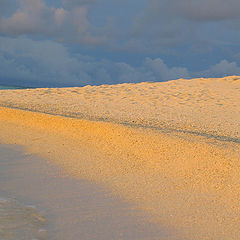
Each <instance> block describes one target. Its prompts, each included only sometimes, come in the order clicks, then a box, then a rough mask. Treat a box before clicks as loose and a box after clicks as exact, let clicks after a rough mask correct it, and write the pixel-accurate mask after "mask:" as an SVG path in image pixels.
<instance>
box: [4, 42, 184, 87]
mask: <svg viewBox="0 0 240 240" xmlns="http://www.w3.org/2000/svg"><path fill="white" fill-rule="evenodd" d="M0 66H1V68H0V81H1V82H3V81H5V80H6V79H12V80H14V81H15V84H17V85H19V83H24V85H31V86H83V85H86V84H93V85H99V84H104V83H106V84H115V83H123V82H142V81H166V80H170V79H175V78H180V77H188V76H189V74H188V71H187V69H185V68H177V67H172V68H170V67H168V66H167V65H166V64H165V63H164V62H163V61H162V60H161V59H160V58H157V59H151V58H146V59H145V61H144V62H143V64H142V65H141V66H138V67H133V66H131V65H129V64H127V63H123V62H112V61H109V60H104V59H102V60H96V59H94V58H91V57H88V56H84V55H80V54H71V53H70V51H69V50H68V49H67V48H66V47H64V46H63V45H62V44H60V43H57V42H54V41H33V40H31V39H27V38H18V39H13V38H7V37H1V38H0Z"/></svg>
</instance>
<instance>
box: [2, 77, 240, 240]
mask: <svg viewBox="0 0 240 240" xmlns="http://www.w3.org/2000/svg"><path fill="white" fill-rule="evenodd" d="M239 79H240V77H236V76H234V77H228V78H224V79H193V80H179V81H171V82H168V83H141V84H123V85H116V86H100V87H90V86H87V87H84V88H65V89H31V90H7V91H0V102H1V105H4V106H11V107H18V108H22V109H29V110H34V111H39V112H47V113H53V114H62V115H68V116H78V117H82V118H86V119H106V120H109V121H114V122H122V123H123V122H124V123H126V122H127V123H131V124H132V123H133V124H142V125H144V126H148V127H152V126H155V127H166V128H168V129H169V128H174V129H176V130H179V131H170V132H168V133H164V132H161V131H160V130H157V129H151V128H133V127H130V126H123V125H118V124H115V123H111V122H109V123H106V122H94V121H89V120H84V119H74V118H65V117H61V116H53V115H46V114H42V113H34V112H29V111H21V110H14V109H9V108H5V107H3V108H0V131H1V135H0V139H1V141H2V142H4V143H11V144H13V143H16V144H20V145H24V146H25V147H26V148H27V150H28V151H29V152H31V153H38V154H40V155H41V156H44V157H45V158H47V159H49V160H50V161H51V162H54V163H56V164H58V165H59V166H61V167H62V169H64V170H65V171H66V172H67V173H68V174H71V175H72V176H74V177H76V178H79V179H86V180H91V181H95V182H97V183H101V184H104V185H105V186H106V187H108V188H109V189H110V190H111V191H112V192H113V193H114V194H117V195H118V196H120V197H121V198H124V199H126V200H128V201H130V202H132V203H133V204H135V205H136V206H137V207H139V208H142V209H144V210H147V211H149V213H150V214H152V220H153V221H155V222H156V223H163V224H164V225H165V226H168V227H170V228H173V229H176V230H177V232H179V236H180V237H182V238H183V239H202V240H206V239H221V240H229V239H233V240H238V239H239V236H240V229H239V228H238V227H237V226H238V224H239V222H240V185H239V178H240V161H239V160H240V150H239V119H240V108H239V102H240V101H239V98H240V92H239V90H240V80H239ZM182 131H190V132H194V133H196V134H199V133H201V134H205V135H207V134H208V135H207V136H208V137H206V136H196V135H194V134H190V133H184V132H182ZM210 136H211V137H212V138H209V137H210ZM167 239H168V238H167ZM169 239H171V238H169Z"/></svg>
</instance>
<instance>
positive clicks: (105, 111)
mask: <svg viewBox="0 0 240 240" xmlns="http://www.w3.org/2000/svg"><path fill="white" fill-rule="evenodd" d="M239 103H240V77H238V76H233V77H226V78H219V79H204V78H201V79H191V80H184V79H182V80H174V81H169V82H164V83H139V84H119V85H102V86H86V87H82V88H77V87H75V88H48V89H46V88H45V89H29V90H8V91H3V90H2V91H0V106H8V107H16V108H20V109H28V110H34V111H39V112H44V113H52V114H57V115H64V116H71V117H78V118H84V119H90V120H104V121H106V120H108V121H111V122H117V123H128V124H134V125H141V126H150V127H158V128H164V129H177V130H185V131H190V132H195V133H203V134H211V135H218V136H222V137H232V138H239V137H240V121H239V119H240V110H239Z"/></svg>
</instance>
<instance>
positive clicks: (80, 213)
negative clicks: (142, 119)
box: [0, 145, 176, 240]
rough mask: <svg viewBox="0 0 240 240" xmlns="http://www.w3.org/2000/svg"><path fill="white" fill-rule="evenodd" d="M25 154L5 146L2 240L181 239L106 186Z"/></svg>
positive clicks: (0, 161)
mask: <svg viewBox="0 0 240 240" xmlns="http://www.w3.org/2000/svg"><path fill="white" fill-rule="evenodd" d="M23 150H24V149H21V148H19V147H16V146H14V147H13V146H12V145H10V146H9V145H0V153H1V155H0V196H1V199H0V226H1V231H0V239H5V240H28V239H39V240H66V239H71V240H81V239H84V240H94V239H96V240H106V239H111V240H117V239H129V240H141V239H143V240H145V239H159V238H165V237H171V239H176V232H175V231H174V229H167V228H166V227H164V226H162V225H161V224H154V223H151V219H150V218H149V216H147V214H146V213H145V212H144V211H139V210H137V209H136V208H134V206H133V205H131V204H129V203H127V202H125V201H123V200H122V199H119V198H116V197H112V196H111V193H110V192H109V191H107V190H106V189H105V188H104V187H103V186H101V185H97V184H94V183H92V182H89V181H81V180H77V179H73V178H71V176H66V175H63V174H62V173H61V171H60V170H59V169H58V168H57V167H56V166H53V165H50V164H46V161H45V160H44V159H41V158H39V157H37V156H35V155H33V154H26V153H24V152H23ZM6 199H7V200H8V201H6ZM15 199H17V200H15ZM23 203H24V204H25V206H23ZM26 204H27V205H26ZM3 233H4V235H3Z"/></svg>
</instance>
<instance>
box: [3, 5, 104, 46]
mask: <svg viewBox="0 0 240 240" xmlns="http://www.w3.org/2000/svg"><path fill="white" fill-rule="evenodd" d="M92 2H93V1H90V0H89V1H87V0H85V1H83V0H81V1H76V0H75V1H73V0H72V1H63V7H59V8H56V7H50V6H47V5H46V3H45V1H44V0H18V3H19V7H18V8H17V10H16V12H15V13H13V14H12V15H11V16H10V17H3V18H1V21H0V32H1V33H2V34H4V35H5V36H19V35H37V36H45V37H51V38H55V39H57V40H58V41H67V42H78V43H84V44H87V45H98V44H103V43H104V42H105V41H106V36H104V34H102V35H99V36H96V35H94V34H93V33H92V26H91V24H90V23H89V21H88V19H87V14H88V6H87V5H88V4H89V3H92ZM87 3H88V4H87ZM64 7H65V8H64Z"/></svg>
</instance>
